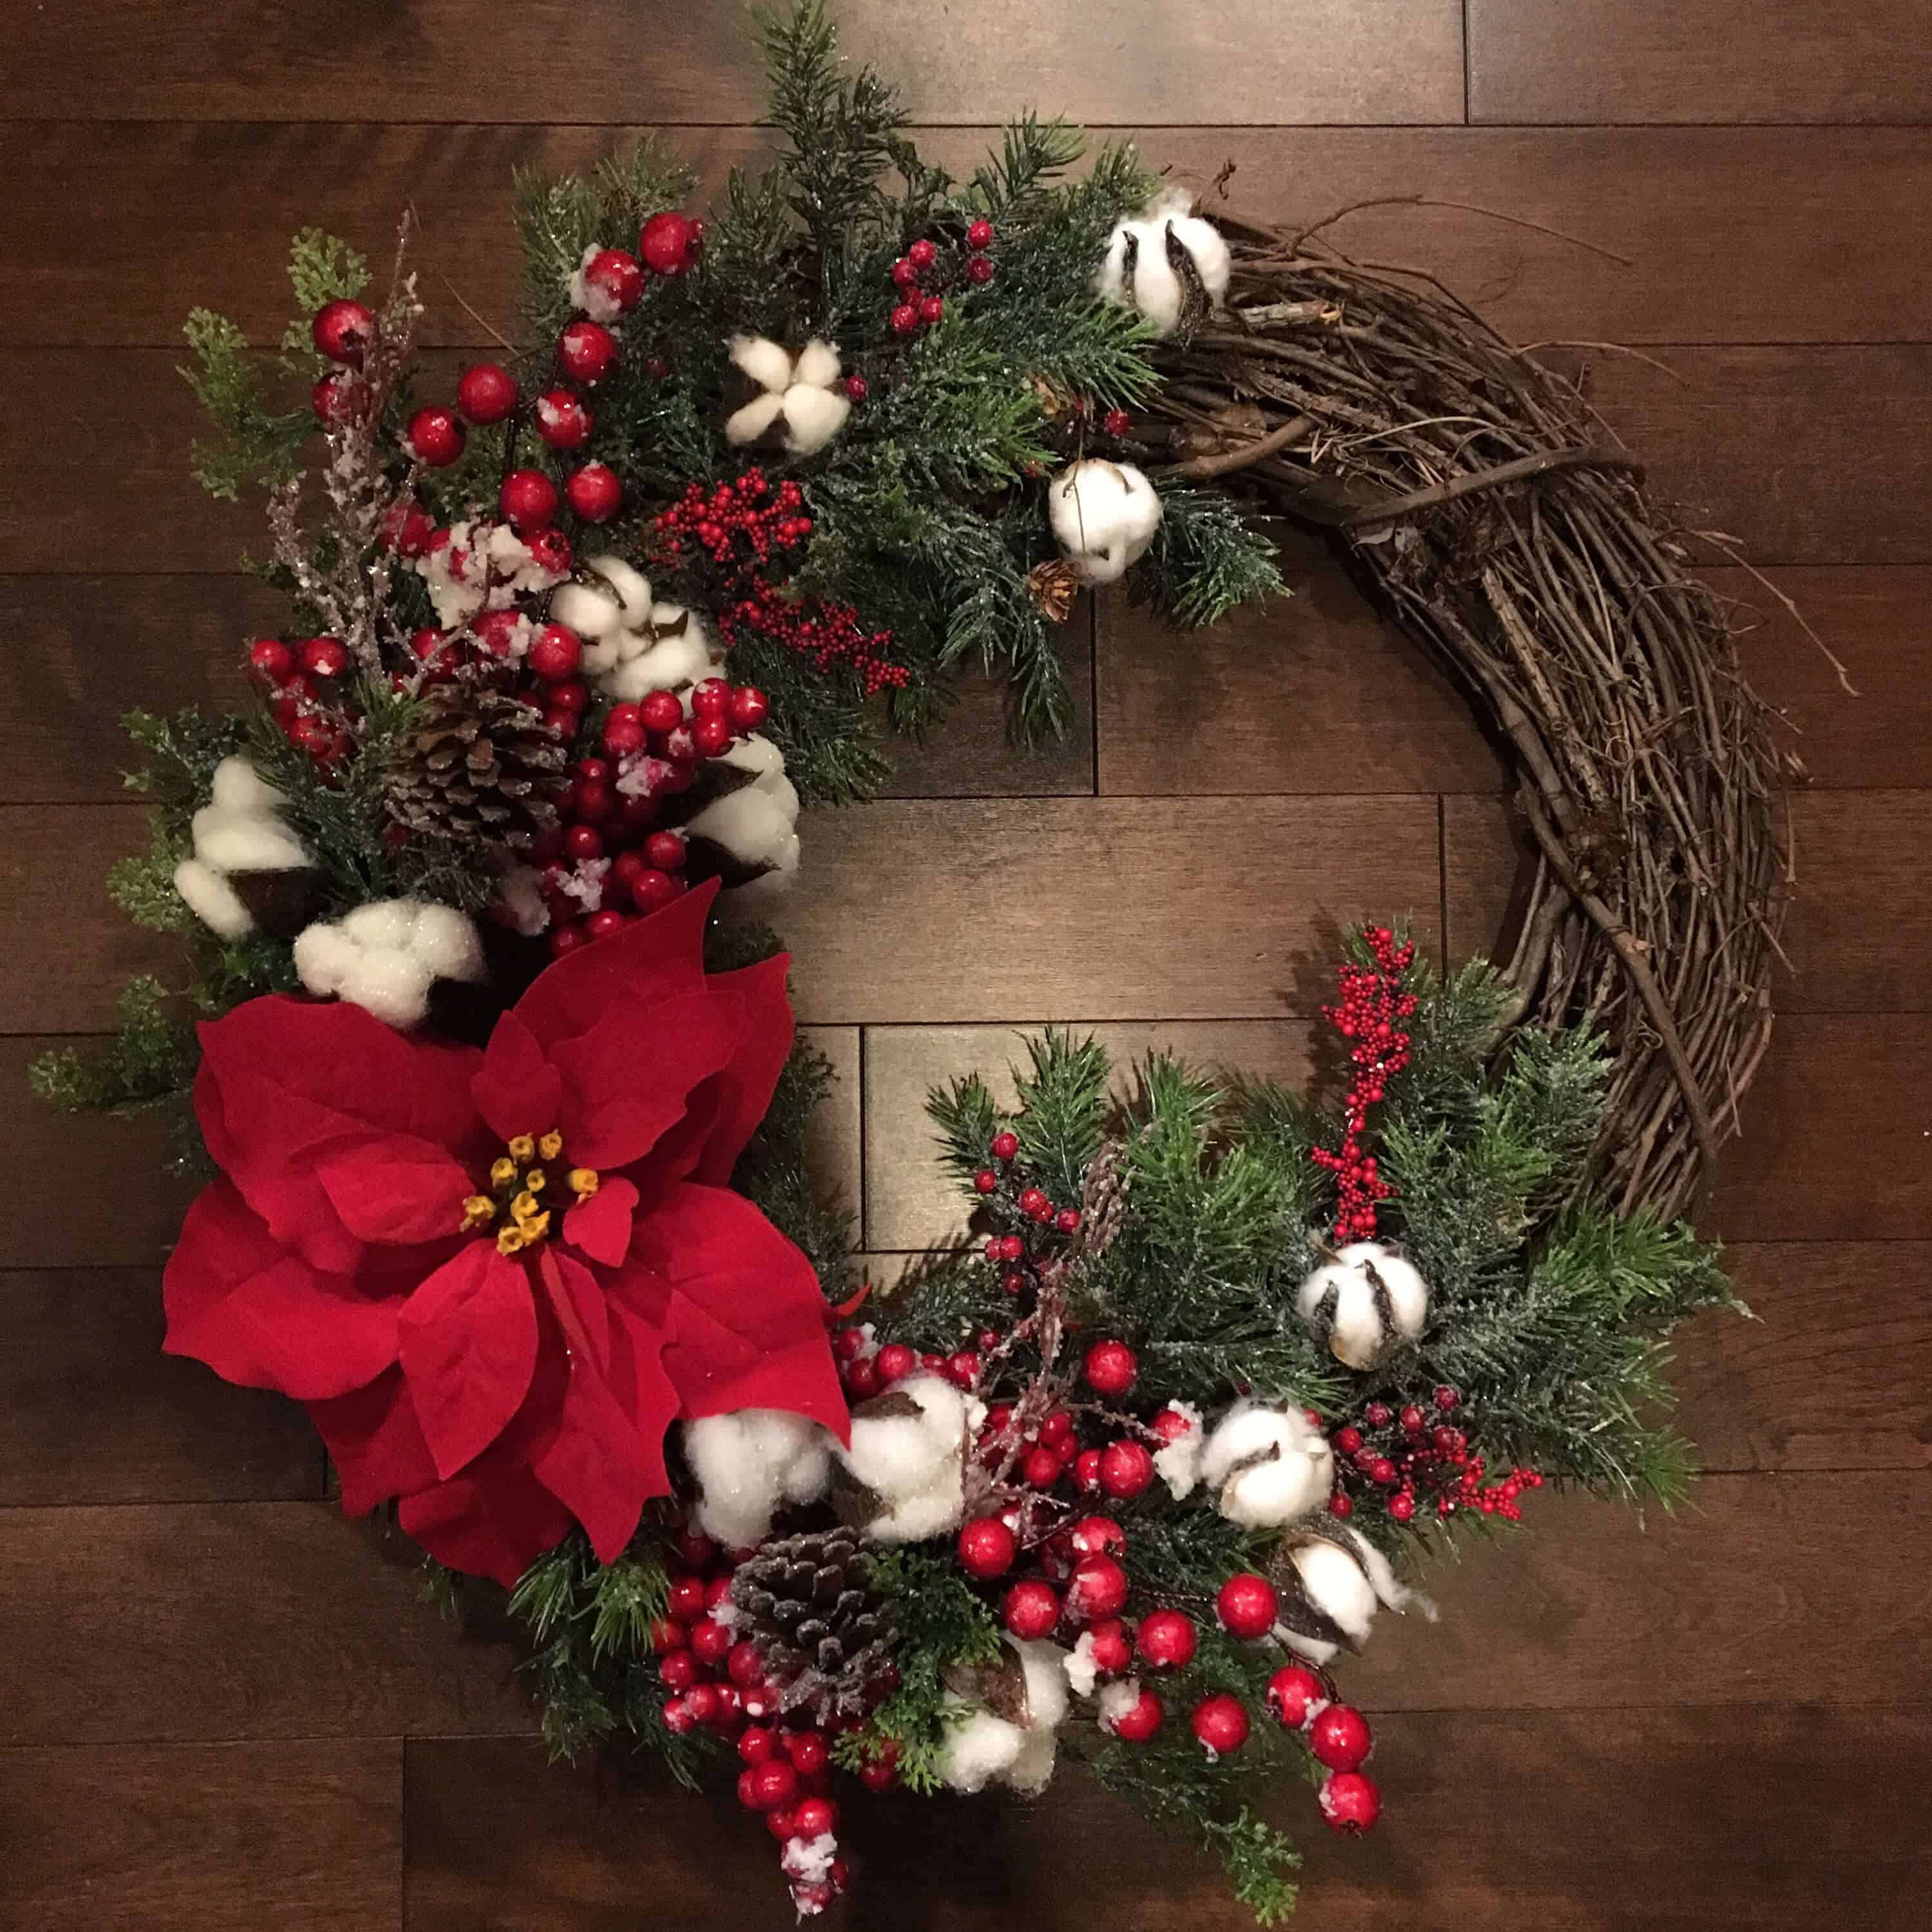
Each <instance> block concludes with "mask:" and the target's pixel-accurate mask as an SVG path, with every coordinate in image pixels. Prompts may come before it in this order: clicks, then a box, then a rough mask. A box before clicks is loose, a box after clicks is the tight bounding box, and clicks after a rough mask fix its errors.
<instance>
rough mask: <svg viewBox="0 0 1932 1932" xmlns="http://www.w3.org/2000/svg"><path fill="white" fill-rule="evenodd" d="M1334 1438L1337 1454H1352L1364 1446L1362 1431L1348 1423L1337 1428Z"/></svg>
mask: <svg viewBox="0 0 1932 1932" xmlns="http://www.w3.org/2000/svg"><path fill="white" fill-rule="evenodd" d="M1334 1446H1335V1453H1336V1454H1337V1455H1338V1456H1352V1455H1354V1454H1355V1451H1357V1450H1358V1449H1359V1448H1361V1446H1362V1432H1361V1430H1359V1429H1358V1428H1356V1427H1355V1425H1354V1424H1347V1425H1346V1426H1344V1427H1342V1428H1340V1429H1338V1430H1336V1432H1335V1434H1334Z"/></svg>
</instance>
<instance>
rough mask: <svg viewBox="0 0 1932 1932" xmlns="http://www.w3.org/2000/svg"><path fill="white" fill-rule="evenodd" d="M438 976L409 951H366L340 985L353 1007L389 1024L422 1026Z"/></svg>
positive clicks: (344, 996) (394, 1025) (427, 1014)
mask: <svg viewBox="0 0 1932 1932" xmlns="http://www.w3.org/2000/svg"><path fill="white" fill-rule="evenodd" d="M435 977H436V975H435V974H434V973H432V972H431V971H430V970H429V968H428V967H427V966H425V965H424V964H423V963H422V961H421V960H419V959H416V958H414V957H413V956H411V955H410V954H409V953H362V954H361V955H359V956H358V958H357V959H356V962H355V964H354V965H352V966H351V967H350V968H349V970H348V971H347V973H346V974H344V976H343V979H342V983H341V986H339V987H338V988H337V989H336V990H337V992H338V993H340V994H341V996H342V998H344V999H345V1000H347V1001H348V1002H349V1004H350V1005H351V1006H355V1007H361V1008H362V1010H363V1011H364V1012H365V1013H374V1015H375V1016H376V1017H377V1019H379V1020H381V1021H382V1022H383V1023H384V1024H385V1025H389V1026H392V1027H403V1028H407V1027H413V1026H420V1025H422V1023H423V1022H424V1021H425V1019H428V1016H429V989H430V984H431V981H432V980H434V979H435Z"/></svg>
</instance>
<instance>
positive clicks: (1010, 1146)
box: [992, 1127, 1020, 1160]
mask: <svg viewBox="0 0 1932 1932" xmlns="http://www.w3.org/2000/svg"><path fill="white" fill-rule="evenodd" d="M1019 1151H1020V1137H1019V1135H1018V1134H1016V1133H1014V1132H1013V1130H1012V1129H1011V1128H1010V1127H1009V1128H1006V1129H1004V1130H1001V1132H1000V1133H997V1134H995V1136H993V1146H992V1154H993V1158H994V1159H995V1160H1012V1159H1013V1157H1014V1156H1015V1155H1016V1154H1018V1153H1019Z"/></svg>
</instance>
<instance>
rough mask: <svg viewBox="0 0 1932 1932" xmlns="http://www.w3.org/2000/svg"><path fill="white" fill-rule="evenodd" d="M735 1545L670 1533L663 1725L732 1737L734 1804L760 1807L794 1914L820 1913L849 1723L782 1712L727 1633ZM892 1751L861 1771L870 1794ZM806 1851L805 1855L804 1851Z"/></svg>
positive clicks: (882, 1690)
mask: <svg viewBox="0 0 1932 1932" xmlns="http://www.w3.org/2000/svg"><path fill="white" fill-rule="evenodd" d="M741 1556H742V1552H739V1553H727V1552H725V1551H722V1550H720V1549H719V1548H718V1546H717V1544H715V1543H714V1542H712V1540H711V1539H710V1538H709V1537H706V1536H700V1535H697V1534H696V1533H695V1532H692V1531H690V1530H686V1531H685V1532H684V1533H683V1534H682V1535H681V1536H680V1537H679V1539H678V1557H679V1563H680V1565H681V1566H682V1567H680V1568H678V1569H676V1571H673V1574H672V1576H671V1578H670V1595H669V1598H668V1600H667V1603H666V1605H665V1615H664V1617H663V1618H661V1619H660V1620H659V1621H658V1622H656V1623H655V1624H653V1625H652V1627H651V1648H652V1651H653V1652H655V1655H656V1657H657V1662H658V1676H659V1678H660V1679H661V1680H662V1682H663V1685H664V1690H665V1692H666V1693H667V1695H666V1698H665V1701H664V1707H663V1718H664V1726H665V1728H666V1729H667V1730H670V1731H671V1732H673V1733H676V1735H678V1736H684V1735H685V1734H687V1733H690V1732H692V1731H694V1730H709V1731H712V1732H715V1733H719V1734H720V1735H721V1736H726V1737H729V1738H731V1739H735V1740H736V1747H737V1752H738V1757H739V1763H741V1764H742V1766H744V1769H743V1770H742V1771H741V1772H739V1775H738V1801H739V1803H740V1804H741V1805H743V1806H744V1807H745V1809H746V1810H747V1811H756V1812H757V1813H759V1814H761V1815H762V1816H763V1819H764V1821H765V1826H766V1829H767V1830H768V1831H769V1832H770V1833H771V1835H772V1837H773V1838H775V1839H776V1840H777V1841H778V1845H779V1846H780V1851H779V1864H780V1867H781V1870H784V1873H785V1875H786V1876H787V1878H788V1879H790V1880H791V1882H792V1896H793V1900H794V1902H795V1903H796V1904H797V1905H798V1906H799V1909H800V1910H801V1911H802V1912H819V1911H822V1910H823V1909H824V1908H825V1906H827V1905H829V1904H830V1903H831V1902H832V1900H833V1899H834V1898H835V1897H837V1896H838V1894H839V1893H840V1892H841V1891H844V1889H845V1887H846V1885H847V1880H848V1877H849V1874H848V1873H847V1870H846V1868H845V1862H844V1860H843V1859H842V1858H837V1857H834V1858H832V1859H831V1860H830V1861H829V1864H826V1861H825V1860H824V1859H823V1856H822V1852H823V1848H822V1847H820V1846H818V1845H817V1841H819V1840H820V1839H821V1838H833V1839H835V1838H836V1834H837V1832H838V1805H837V1803H836V1802H835V1800H834V1799H832V1798H831V1797H830V1796H829V1795H828V1787H829V1784H830V1782H831V1776H832V1752H831V1745H830V1739H831V1738H832V1736H835V1734H836V1733H838V1731H839V1730H844V1729H847V1728H850V1725H849V1724H847V1723H845V1722H841V1721H835V1722H833V1723H832V1724H829V1725H827V1726H825V1727H817V1726H813V1725H811V1724H807V1723H806V1722H805V1721H803V1720H802V1718H800V1717H799V1715H797V1714H796V1713H794V1714H791V1715H787V1716H785V1717H784V1718H781V1717H780V1715H779V1712H778V1692H777V1691H776V1690H775V1688H773V1686H772V1685H771V1684H770V1683H769V1682H767V1681H766V1676H765V1665H764V1660H763V1658H762V1657H760V1655H759V1652H758V1647H757V1645H756V1644H754V1643H750V1642H748V1641H747V1640H745V1639H742V1638H739V1637H734V1636H733V1632H732V1626H731V1625H730V1622H728V1621H727V1620H725V1619H723V1618H721V1616H720V1615H719V1612H720V1610H721V1607H723V1606H724V1604H725V1602H726V1599H727V1598H728V1597H729V1595H730V1589H731V1576H732V1572H733V1570H734V1569H735V1568H736V1564H737V1562H738V1561H739V1558H740V1557H741ZM871 1688H872V1690H873V1691H874V1693H875V1694H876V1695H877V1697H886V1696H887V1695H889V1694H890V1692H891V1691H892V1690H893V1689H895V1688H896V1684H895V1681H894V1679H892V1676H890V1674H889V1673H888V1674H886V1675H884V1676H881V1677H880V1679H878V1680H877V1682H876V1683H875V1684H874V1685H873V1686H872V1687H871ZM896 1759H897V1754H896V1752H895V1751H893V1750H892V1748H890V1747H889V1746H888V1747H886V1748H885V1749H884V1750H883V1751H880V1752H879V1753H877V1754H874V1757H873V1758H872V1760H871V1762H870V1763H868V1764H867V1766H865V1769H864V1770H863V1771H862V1772H860V1773H859V1778H860V1780H861V1781H862V1783H863V1784H865V1785H866V1786H867V1787H868V1788H869V1789H871V1790H874V1791H883V1790H889V1788H890V1787H891V1786H892V1784H894V1783H895V1781H896V1778H897V1775H898V1773H897V1764H896ZM807 1847H811V1848H812V1855H807V1851H806V1848H807Z"/></svg>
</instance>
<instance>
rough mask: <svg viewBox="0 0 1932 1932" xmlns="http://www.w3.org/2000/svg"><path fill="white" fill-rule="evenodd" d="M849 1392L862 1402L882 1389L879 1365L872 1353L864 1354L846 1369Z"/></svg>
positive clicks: (846, 1384)
mask: <svg viewBox="0 0 1932 1932" xmlns="http://www.w3.org/2000/svg"><path fill="white" fill-rule="evenodd" d="M845 1388H846V1391H847V1393H848V1394H850V1395H851V1396H853V1397H855V1398H856V1400H859V1401H860V1402H863V1401H865V1400H866V1399H867V1398H868V1397H871V1396H875V1395H877V1394H878V1392H879V1389H880V1382H879V1365H878V1363H877V1361H876V1360H875V1359H874V1358H873V1357H871V1356H870V1355H865V1356H862V1357H861V1358H859V1360H858V1361H856V1362H854V1363H853V1364H852V1365H851V1366H850V1367H849V1368H848V1369H847V1370H846V1371H845Z"/></svg>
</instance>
